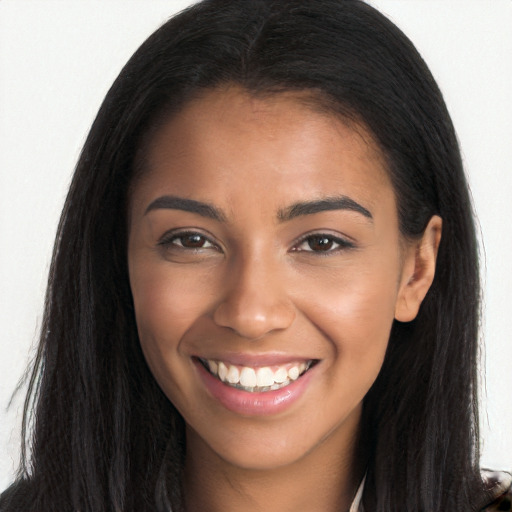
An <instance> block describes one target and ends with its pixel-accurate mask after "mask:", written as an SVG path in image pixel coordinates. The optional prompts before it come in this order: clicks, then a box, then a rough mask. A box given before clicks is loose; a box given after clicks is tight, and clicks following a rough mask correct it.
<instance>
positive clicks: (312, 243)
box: [307, 235, 335, 251]
mask: <svg viewBox="0 0 512 512" xmlns="http://www.w3.org/2000/svg"><path fill="white" fill-rule="evenodd" d="M307 244H308V246H309V248H310V249H311V250H312V251H329V250H331V249H332V247H333V245H334V244H335V242H334V240H333V239H332V238H331V237H328V236H324V235H318V236H311V237H309V238H308V239H307Z"/></svg>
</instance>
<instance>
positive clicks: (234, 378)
mask: <svg viewBox="0 0 512 512" xmlns="http://www.w3.org/2000/svg"><path fill="white" fill-rule="evenodd" d="M227 381H228V382H229V383H230V384H238V382H239V381H240V371H239V370H238V368H237V367H236V366H230V367H229V370H228V376H227Z"/></svg>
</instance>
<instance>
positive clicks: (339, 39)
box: [1, 0, 483, 512]
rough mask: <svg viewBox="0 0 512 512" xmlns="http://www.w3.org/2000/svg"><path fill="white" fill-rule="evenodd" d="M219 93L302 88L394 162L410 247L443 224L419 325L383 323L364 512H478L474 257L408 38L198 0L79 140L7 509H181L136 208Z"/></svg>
mask: <svg viewBox="0 0 512 512" xmlns="http://www.w3.org/2000/svg"><path fill="white" fill-rule="evenodd" d="M227 83H236V84H238V85H241V86H242V87H244V88H246V89H247V90H248V91H249V92H250V93H252V94H262V93H263V94H278V93H279V92H281V91H292V90H301V91H302V90H306V91H309V92H311V96H312V97H313V98H315V100H316V102H317V105H318V106H319V107H321V108H322V109H326V110H327V111H329V112H332V113H333V115H338V116H342V117H344V118H348V119H355V120H357V121H359V122H362V123H363V124H364V125H365V126H366V127H367V128H368V129H369V130H370V132H371V133H372V135H373V137H374V138H375V140H376V141H377V143H378V144H379V146H380V148H381V150H382V152H383V154H384V156H385V158H386V160H387V167H388V170H389V174H390V177H391V180H392V182H393V185H394V188H395V192H396V197H397V204H398V210H399V212H398V213H399V221H400V229H401V231H402V233H403V234H404V235H405V236H407V237H416V236H418V235H420V234H421V233H422V231H423V230H424V228H425V226H426V224H427V222H428V220H429V219H430V217H431V216H432V215H434V214H437V215H439V216H441V217H442V218H443V236H442V241H441V245H440V249H439V255H438V261H437V271H436V276H435V280H434V283H433V285H432V287H431V289H430V291H429V292H428V294H427V296H426V298H425V300H424V303H423V304H422V307H421V309H420V312H419V314H418V316H417V318H416V319H415V320H414V321H412V322H409V323H400V322H395V323H394V325H393V328H392V333H391V338H390V341H389V348H388V352H387V355H386V359H385V362H384V365H383V368H382V370H381V373H380V375H379V377H378V379H377V381H376V382H375V384H374V386H373V387H372V389H371V390H370V391H369V393H368V395H367V397H366V398H365V402H364V412H363V425H362V432H361V453H363V452H364V454H365V456H366V457H367V459H368V464H367V479H366V486H365V490H364V497H363V501H364V505H365V509H366V510H368V511H372V512H373V511H375V512H383V511H395V510H409V511H446V510H473V509H476V507H475V504H476V503H479V502H480V501H481V499H483V496H481V495H482V494H483V490H482V489H483V487H482V484H481V481H480V477H479V470H478V463H479V451H478V417H477V398H476V395H477V373H476V366H477V349H478V347H477V331H478V326H479V325H478V324H479V298H480V289H479V282H478V255H477V245H476V240H475V230H474V225H473V220H472V219H473V215H472V207H471V202H470V198H469V194H468V187H467V183H466V179H465V176H464V172H463V168H462V163H461V158H460V154H459V149H458V144H457V139H456V135H455V132H454V128H453V126H452V123H451V120H450V117H449V114H448V112H447V109H446V106H445V104H444V101H443V98H442V95H441V93H440V91H439V89H438V87H437V85H436V83H435V81H434V79H433V78H432V76H431V74H430V72H429V70H428V69H427V66H426V65H425V63H424V62H423V60H422V59H421V57H420V55H419V54H418V53H417V51H416V50H415V48H414V46H413V45H412V43H411V42H410V41H409V40H408V39H407V37H406V36H405V35H404V34H403V33H402V32H401V31H400V30H399V29H397V27H396V26H394V25H393V24H392V23H391V22H390V21H389V20H387V19H386V18H385V17H384V16H382V15H381V14H380V13H379V12H377V11H376V10H375V9H373V8H372V7H370V6H368V5H367V4H365V3H364V2H362V1H359V0H345V1H343V0H286V1H284V0H283V1H279V0H251V1H247V0H229V1H225V0H206V1H204V2H201V3H200V4H197V5H195V6H193V7H191V8H189V9H187V10H185V11H184V12H182V13H181V14H179V15H178V16H176V17H174V18H173V19H171V20H170V21H169V22H167V23H166V24H165V25H163V26H162V27H161V28H160V29H158V30H157V31H156V32H155V33H154V34H153V35H152V36H151V37H150V38H149V39H148V40H147V41H146V42H145V43H144V44H143V45H142V46H141V47H140V48H139V50H138V51H137V52H136V53H135V54H134V56H133V57H132V58H131V59H130V61H129V62H128V63H127V64H126V66H125V68H124V69H123V71H122V72H121V74H120V75H119V77H118V78H117V80H116V81H115V83H114V84H113V86H112V88H111V89H110V91H109V92H108V94H107V96H106V98H105V100H104V102H103V105H102V106H101V109H100V111H99V113H98V116H97V118H96V120H95V122H94V124H93V126H92V129H91V131H90V134H89V136H88V138H87V141H86V143H85V146H84V149H83V151H82V153H81V156H80V159H79V162H78V165H77V168H76V172H75V175H74V178H73V182H72V184H71V188H70V191H69V195H68V197H67V200H66V203H65V207H64V211H63V213H62V217H61V221H60V225H59V229H58V234H57V240H56V244H55V249H54V255H53V262H52V265H51V269H50V278H49V286H48V292H47V298H46V309H45V317H44V324H43V328H42V334H41V341H40V346H39V352H38V356H37V361H36V366H35V368H34V371H33V373H32V377H31V380H30V389H29V393H28V398H27V401H26V406H25V416H24V427H23V428H24V434H27V437H29V438H31V439H32V442H31V445H30V446H29V449H30V452H31V455H30V457H28V456H26V457H24V462H23V464H22V467H21V469H20V473H19V479H18V483H17V484H15V485H14V486H13V487H12V488H11V489H10V490H9V491H7V492H6V493H5V494H4V495H3V498H2V500H1V505H2V507H3V508H2V510H8V511H10V510H37V511H41V510H44V511H53V510H55V511H62V510H80V511H81V512H86V511H94V512H100V511H110V510H115V511H124V510H138V511H140V510H160V511H164V510H169V509H170V507H173V510H179V507H180V505H179V502H180V470H181V468H182V464H183V457H184V451H185V447H184V436H183V429H184V426H183V420H182V418H181V417H180V415H179V414H178V413H177V412H176V410H175V409H174V408H173V406H172V404H171V403H169V401H168V400H167V398H166V397H165V396H164V394H163V393H162V391H161V390H160V388H159V387H158V385H157V384H156V382H155V380H154V378H153V377H152V375H151V373H150V371H149V369H148V367H147V366H146V363H145V360H144V357H143V355H142V352H141V349H140V346H139V342H138V338H137V331H136V325H135V318H134V311H133V306H132V299H131V291H130V287H129V282H128V272H127V263H126V245H127V220H126V219H127V202H128V196H129V191H130V186H131V184H132V182H133V177H134V173H136V172H138V170H139V169H138V166H137V165H136V161H139V160H140V158H141V156H140V152H141V151H142V150H143V148H144V141H145V140H147V139H148V138H150V136H151V133H152V132H153V130H154V129H155V127H156V126H158V124H159V122H160V121H162V120H164V119H168V118H169V116H171V115H172V113H173V112H176V111H178V110H179V109H180V108H182V107H183V105H184V104H185V103H186V102H187V101H191V100H192V99H193V98H194V97H195V96H197V95H198V94H200V93H201V92H202V91H204V90H206V89H211V88H214V87H216V86H219V85H221V84H227ZM142 158H143V157H142ZM455 363H456V364H455ZM32 404H35V405H34V407H32ZM33 411H34V412H33ZM31 425H32V428H33V435H32V436H29V435H28V431H29V430H30V428H29V427H30V426H31ZM24 455H26V454H25V452H24Z"/></svg>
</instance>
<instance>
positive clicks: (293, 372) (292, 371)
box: [288, 366, 299, 380]
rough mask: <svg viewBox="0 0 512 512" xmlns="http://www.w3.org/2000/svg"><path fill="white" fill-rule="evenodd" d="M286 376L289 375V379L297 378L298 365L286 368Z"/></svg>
mask: <svg viewBox="0 0 512 512" xmlns="http://www.w3.org/2000/svg"><path fill="white" fill-rule="evenodd" d="M288 377H290V379H291V380H297V379H298V378H299V367H298V366H292V367H291V368H290V369H289V370H288Z"/></svg>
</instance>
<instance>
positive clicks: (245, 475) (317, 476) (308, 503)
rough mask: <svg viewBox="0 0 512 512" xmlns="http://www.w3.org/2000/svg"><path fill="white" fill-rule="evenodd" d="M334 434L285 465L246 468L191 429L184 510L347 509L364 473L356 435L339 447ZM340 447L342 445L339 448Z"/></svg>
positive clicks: (334, 511) (272, 511)
mask: <svg viewBox="0 0 512 512" xmlns="http://www.w3.org/2000/svg"><path fill="white" fill-rule="evenodd" d="M332 441H333V440H332V439H328V440H325V441H324V442H323V443H322V445H320V446H317V447H316V449H315V450H313V451H312V452H310V453H308V454H306V455H305V456H304V457H302V458H301V459H300V460H297V461H296V462H294V463H292V464H288V465H286V466H282V467H278V468H271V469H247V468H240V467H238V466H234V465H232V464H230V463H229V462H227V461H225V460H223V459H222V458H221V457H219V456H218V455H217V454H216V453H215V452H213V450H211V448H210V447H209V446H207V445H206V443H204V442H203V441H202V440H201V439H199V438H198V436H196V435H195V433H194V432H187V456H186V463H185V472H184V498H185V510H186V511H195V510H201V511H204V512H239V511H240V510H244V511H245V512H263V511H264V512H277V511H279V512H292V511H293V512H296V511H297V510H312V511H313V510H315V511H316V510H321V511H322V512H339V511H348V510H349V508H350V504H351V503H352V500H353V498H354V496H355V493H356V490H357V487H358V485H359V483H360V481H361V478H362V475H363V473H364V463H363V464H358V463H357V456H356V448H357V444H358V443H357V439H356V436H354V437H352V438H351V439H350V440H348V441H347V442H346V443H345V446H342V447H340V444H339V439H338V443H337V444H336V448H337V449H333V448H334V447H333V443H332ZM340 448H341V449H340Z"/></svg>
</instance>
